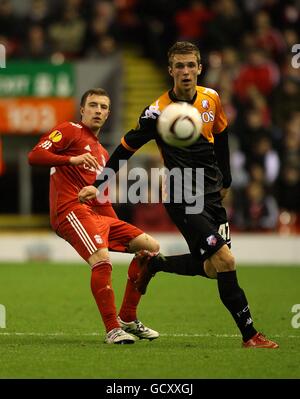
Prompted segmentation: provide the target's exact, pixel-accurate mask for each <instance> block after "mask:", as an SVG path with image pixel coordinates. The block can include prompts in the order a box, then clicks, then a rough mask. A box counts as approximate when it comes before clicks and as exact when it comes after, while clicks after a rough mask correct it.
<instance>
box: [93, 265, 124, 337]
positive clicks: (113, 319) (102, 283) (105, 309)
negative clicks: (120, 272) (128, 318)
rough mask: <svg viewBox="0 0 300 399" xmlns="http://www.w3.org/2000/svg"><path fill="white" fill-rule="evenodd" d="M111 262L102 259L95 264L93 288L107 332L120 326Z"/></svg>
mask: <svg viewBox="0 0 300 399" xmlns="http://www.w3.org/2000/svg"><path fill="white" fill-rule="evenodd" d="M111 270H112V267H111V264H110V262H109V261H100V262H97V263H95V264H94V265H93V268H92V275H91V289H92V293H93V295H94V298H95V301H96V303H97V306H98V309H99V312H100V314H101V317H102V320H103V323H104V325H105V328H106V332H108V331H110V330H112V329H114V328H119V327H120V325H119V323H118V320H117V310H116V305H115V296H114V291H113V289H112V286H111Z"/></svg>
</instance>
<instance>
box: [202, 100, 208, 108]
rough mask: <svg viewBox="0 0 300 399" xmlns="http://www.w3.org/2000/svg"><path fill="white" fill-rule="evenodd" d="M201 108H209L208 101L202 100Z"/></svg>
mask: <svg viewBox="0 0 300 399" xmlns="http://www.w3.org/2000/svg"><path fill="white" fill-rule="evenodd" d="M202 107H203V108H204V109H208V108H209V101H208V100H202Z"/></svg>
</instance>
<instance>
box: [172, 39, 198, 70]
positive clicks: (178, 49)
mask: <svg viewBox="0 0 300 399" xmlns="http://www.w3.org/2000/svg"><path fill="white" fill-rule="evenodd" d="M189 53H193V54H195V56H196V57H197V62H198V65H200V64H201V56H200V50H199V49H198V47H197V46H196V45H195V44H193V43H191V42H176V43H175V44H173V46H172V47H170V48H169V51H168V62H169V66H172V62H173V57H174V55H175V54H189Z"/></svg>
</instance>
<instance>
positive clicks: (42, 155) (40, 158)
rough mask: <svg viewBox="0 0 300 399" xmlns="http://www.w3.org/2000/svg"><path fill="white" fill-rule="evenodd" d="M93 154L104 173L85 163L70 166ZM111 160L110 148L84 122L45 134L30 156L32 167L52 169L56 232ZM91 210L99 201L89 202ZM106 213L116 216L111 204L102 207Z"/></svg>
mask: <svg viewBox="0 0 300 399" xmlns="http://www.w3.org/2000/svg"><path fill="white" fill-rule="evenodd" d="M86 152H90V153H91V155H93V156H94V157H96V158H97V161H98V163H99V165H100V170H96V169H95V168H90V167H88V166H87V165H85V164H82V165H77V166H75V165H70V158H71V157H72V156H77V155H81V154H85V153H86ZM108 158H109V155H108V152H107V151H106V149H105V148H104V147H103V146H102V145H101V144H100V143H99V141H98V138H97V137H96V136H95V135H94V133H93V132H92V131H91V130H90V129H89V128H88V127H87V126H85V125H84V124H82V123H73V122H64V123H62V124H60V125H58V126H57V127H56V128H55V129H54V130H53V131H52V132H51V133H50V134H49V133H47V134H45V135H43V136H42V137H41V139H40V141H39V142H38V144H37V145H36V146H35V147H34V148H33V149H32V151H31V152H30V153H29V155H28V159H29V163H30V164H31V165H45V166H50V167H51V169H50V192H49V199H50V222H51V225H52V227H53V228H54V229H55V230H56V229H57V227H58V225H59V223H60V221H61V220H62V219H63V218H64V217H65V215H66V213H68V212H69V211H70V209H72V207H74V206H78V205H79V202H78V192H79V191H80V190H81V189H82V188H83V187H85V186H89V185H92V184H93V183H94V182H95V180H96V176H97V174H100V173H101V172H102V170H103V168H104V166H105V164H106V162H107V160H108ZM86 205H87V206H89V207H94V206H97V207H98V208H99V202H98V201H97V200H92V201H88V202H86ZM106 207H109V208H110V209H103V214H104V215H108V216H112V214H114V215H115V213H114V211H113V209H112V207H111V204H110V203H106V204H103V205H101V208H106Z"/></svg>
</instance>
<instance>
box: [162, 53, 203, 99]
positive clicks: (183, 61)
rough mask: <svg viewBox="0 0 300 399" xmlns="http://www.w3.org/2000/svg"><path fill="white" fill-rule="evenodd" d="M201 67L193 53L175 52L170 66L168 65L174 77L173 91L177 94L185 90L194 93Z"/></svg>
mask: <svg viewBox="0 0 300 399" xmlns="http://www.w3.org/2000/svg"><path fill="white" fill-rule="evenodd" d="M201 69H202V65H201V64H200V65H199V64H198V62H197V57H196V55H195V54H193V53H189V54H175V55H174V57H173V62H172V66H170V67H169V73H170V75H171V76H172V77H173V79H174V91H175V93H176V94H177V95H179V96H180V95H182V94H184V93H187V92H190V93H192V95H194V92H195V90H196V85H197V77H198V75H200V73H201Z"/></svg>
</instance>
